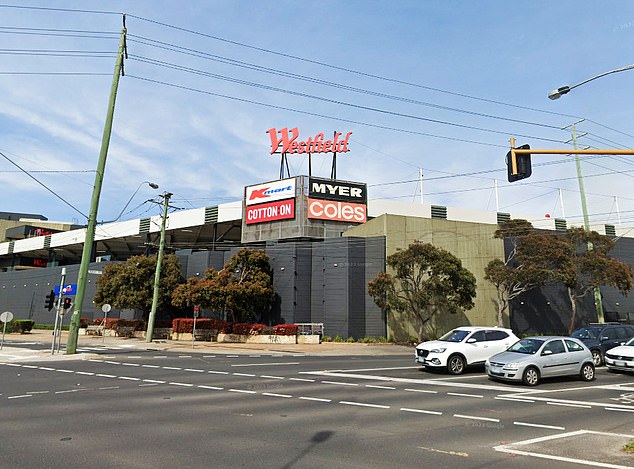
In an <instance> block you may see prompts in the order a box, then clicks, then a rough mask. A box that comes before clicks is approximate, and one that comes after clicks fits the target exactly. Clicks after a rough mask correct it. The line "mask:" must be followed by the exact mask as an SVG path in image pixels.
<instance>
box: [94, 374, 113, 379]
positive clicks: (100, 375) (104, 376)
mask: <svg viewBox="0 0 634 469" xmlns="http://www.w3.org/2000/svg"><path fill="white" fill-rule="evenodd" d="M95 376H99V377H100V378H116V376H115V375H106V374H104V373H97V374H96V375H95Z"/></svg>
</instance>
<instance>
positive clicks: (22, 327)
mask: <svg viewBox="0 0 634 469" xmlns="http://www.w3.org/2000/svg"><path fill="white" fill-rule="evenodd" d="M11 322H12V323H13V331H12V332H19V333H20V334H26V333H27V332H31V330H32V329H33V326H35V321H34V320H33V319H16V320H14V321H11ZM8 326H9V324H7V328H8Z"/></svg>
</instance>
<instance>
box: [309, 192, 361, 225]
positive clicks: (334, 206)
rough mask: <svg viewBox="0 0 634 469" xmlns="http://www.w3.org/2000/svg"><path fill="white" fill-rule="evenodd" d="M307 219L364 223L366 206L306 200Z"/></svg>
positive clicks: (333, 201)
mask: <svg viewBox="0 0 634 469" xmlns="http://www.w3.org/2000/svg"><path fill="white" fill-rule="evenodd" d="M308 218H312V219H317V220H331V221H343V222H347V223H365V221H366V220H367V214H366V205H365V204H355V203H352V202H342V201H337V200H322V199H312V198H310V197H309V198H308Z"/></svg>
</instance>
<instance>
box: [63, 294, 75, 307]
mask: <svg viewBox="0 0 634 469" xmlns="http://www.w3.org/2000/svg"><path fill="white" fill-rule="evenodd" d="M72 305H73V303H72V301H71V300H70V298H68V297H66V298H64V305H63V306H64V309H70V307H71V306H72Z"/></svg>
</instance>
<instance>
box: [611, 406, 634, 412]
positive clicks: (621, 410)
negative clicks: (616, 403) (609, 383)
mask: <svg viewBox="0 0 634 469" xmlns="http://www.w3.org/2000/svg"><path fill="white" fill-rule="evenodd" d="M605 410H616V411H618V412H634V409H617V408H614V407H606V408H605Z"/></svg>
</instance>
